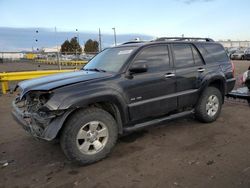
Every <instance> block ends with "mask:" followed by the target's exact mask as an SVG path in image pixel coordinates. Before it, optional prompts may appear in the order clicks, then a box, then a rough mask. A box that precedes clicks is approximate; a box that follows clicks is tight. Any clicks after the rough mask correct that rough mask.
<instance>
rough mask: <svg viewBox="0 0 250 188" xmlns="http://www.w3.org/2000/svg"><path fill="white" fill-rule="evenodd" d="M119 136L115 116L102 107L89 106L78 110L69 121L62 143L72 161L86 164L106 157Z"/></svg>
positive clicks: (62, 136)
mask: <svg viewBox="0 0 250 188" xmlns="http://www.w3.org/2000/svg"><path fill="white" fill-rule="evenodd" d="M117 136H118V129H117V125H116V121H115V120H114V118H113V117H112V116H111V115H110V114H109V113H108V112H106V111H104V110H102V109H99V108H89V109H86V110H81V111H78V112H76V113H75V114H73V116H72V117H71V118H70V119H69V120H68V121H67V123H66V125H65V127H64V129H63V132H62V135H61V140H60V143H61V147H62V150H63V151H64V153H65V155H66V156H67V157H68V158H69V159H70V160H71V161H73V162H76V163H78V164H81V165H86V164H91V163H94V162H96V161H98V160H101V159H103V158H105V157H106V156H107V155H108V154H109V153H110V152H111V150H112V148H113V147H114V145H115V143H116V140H117Z"/></svg>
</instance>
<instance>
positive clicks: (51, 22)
mask: <svg viewBox="0 0 250 188" xmlns="http://www.w3.org/2000/svg"><path fill="white" fill-rule="evenodd" d="M249 7H250V1H249V0H238V1H236V0H140V1H139V0H88V1H87V0H70V1H69V0H0V30H1V27H2V28H4V27H10V28H38V27H39V28H50V29H53V28H54V27H55V26H56V27H57V30H58V31H59V32H60V31H63V32H67V31H71V32H72V31H75V30H76V29H78V31H79V32H98V28H101V31H102V33H107V34H112V32H113V30H112V28H113V27H115V28H116V32H117V35H119V34H128V33H138V34H145V35H150V36H154V37H162V36H181V35H182V34H184V35H185V36H190V37H191V36H192V37H211V38H213V39H215V40H227V39H231V40H250V34H249V29H250V22H249V20H250V14H249Z"/></svg>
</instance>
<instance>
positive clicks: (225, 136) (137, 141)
mask: <svg viewBox="0 0 250 188" xmlns="http://www.w3.org/2000/svg"><path fill="white" fill-rule="evenodd" d="M235 65H236V72H237V73H238V74H239V73H240V72H243V71H244V70H246V69H247V67H248V66H249V65H250V62H246V61H235ZM39 68H41V69H53V68H55V67H53V66H42V67H41V66H40V67H39ZM27 69H29V70H36V69H37V65H34V64H32V63H24V64H22V65H20V64H18V63H15V64H11V66H10V64H8V65H7V64H0V72H3V71H18V70H27ZM13 98H14V96H13V95H11V94H8V95H2V96H0V162H1V164H0V187H1V188H2V187H36V188H39V187H65V188H66V187H74V186H75V187H143V188H144V187H150V188H152V187H191V188H194V187H209V188H210V187H227V188H229V187H246V188H249V187H250V123H249V122H250V121H249V114H250V108H249V106H248V105H247V104H246V103H241V104H233V103H231V102H226V103H225V104H224V106H223V109H222V113H221V116H220V118H219V119H218V120H217V121H216V122H214V123H212V124H202V123H200V122H198V121H196V120H195V119H193V118H192V117H190V118H186V119H181V120H177V121H173V122H170V123H165V126H164V125H161V126H156V127H153V128H148V129H146V130H144V131H141V132H136V133H133V134H131V135H128V136H125V137H122V138H120V139H119V141H118V144H117V145H116V147H115V149H114V151H113V152H112V153H111V155H110V157H109V158H107V159H104V160H102V161H101V162H98V163H96V164H93V165H89V166H85V167H78V166H75V165H73V164H71V163H70V162H68V161H67V159H66V158H65V156H64V155H63V153H62V152H61V149H60V145H59V144H52V143H48V142H44V141H38V140H35V139H33V138H32V137H31V136H29V135H28V134H27V133H25V132H24V130H23V129H22V128H21V127H20V126H19V125H18V124H17V123H16V122H15V121H14V120H13V119H12V117H11V107H10V103H11V101H12V100H13ZM4 160H8V162H9V164H8V166H6V167H3V164H2V163H3V162H4Z"/></svg>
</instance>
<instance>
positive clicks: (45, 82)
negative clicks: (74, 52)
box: [17, 70, 112, 98]
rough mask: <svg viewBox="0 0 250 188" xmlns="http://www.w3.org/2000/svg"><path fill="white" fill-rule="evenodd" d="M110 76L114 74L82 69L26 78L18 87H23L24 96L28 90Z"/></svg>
mask: <svg viewBox="0 0 250 188" xmlns="http://www.w3.org/2000/svg"><path fill="white" fill-rule="evenodd" d="M110 76H112V74H110V73H104V72H93V71H84V70H80V71H74V72H66V73H59V74H54V75H50V76H44V77H39V78H35V79H31V80H25V81H22V82H19V83H18V85H17V87H19V88H20V89H21V93H20V97H21V98H22V97H23V96H24V95H25V94H26V93H27V92H29V91H31V90H32V91H37V90H39V91H50V90H53V89H55V88H59V87H62V86H66V85H70V84H75V83H79V82H87V81H90V80H96V79H100V78H105V77H110Z"/></svg>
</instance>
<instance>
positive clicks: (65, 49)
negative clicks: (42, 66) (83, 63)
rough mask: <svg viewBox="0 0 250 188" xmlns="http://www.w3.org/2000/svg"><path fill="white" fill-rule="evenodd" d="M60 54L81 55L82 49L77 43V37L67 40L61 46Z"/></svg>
mask: <svg viewBox="0 0 250 188" xmlns="http://www.w3.org/2000/svg"><path fill="white" fill-rule="evenodd" d="M61 52H62V53H63V54H76V53H78V54H79V53H82V48H81V46H80V44H79V43H78V41H77V37H73V38H72V39H71V40H70V41H69V40H68V39H67V40H65V41H64V43H63V44H62V45H61Z"/></svg>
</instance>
